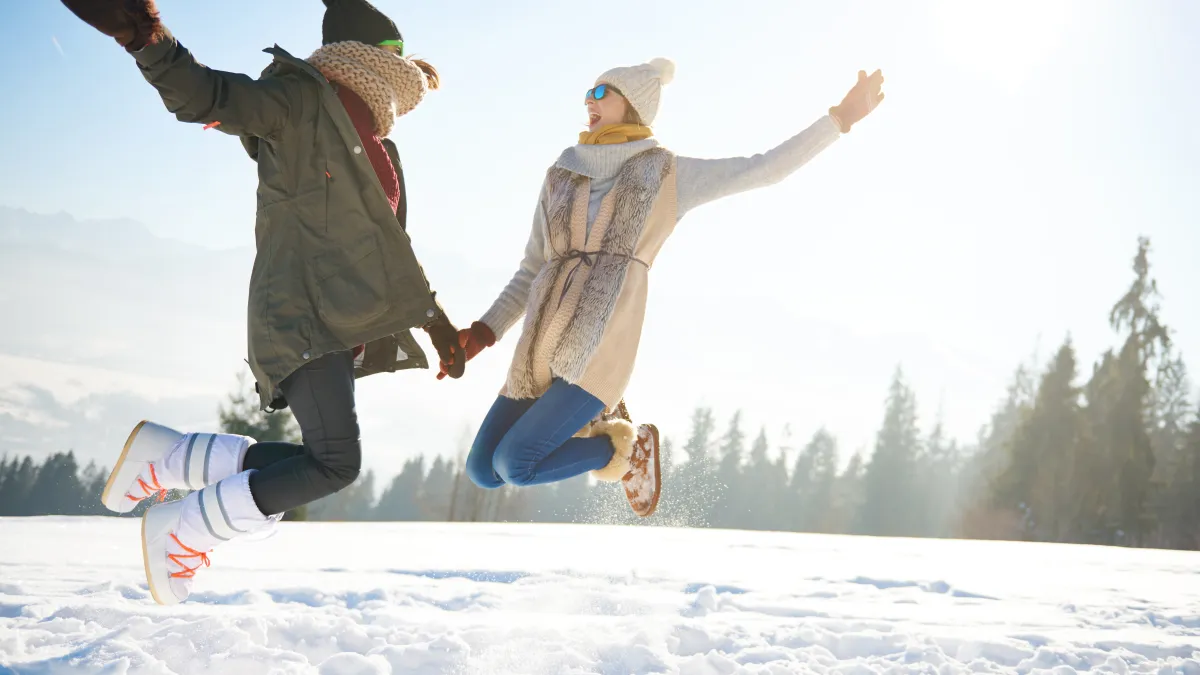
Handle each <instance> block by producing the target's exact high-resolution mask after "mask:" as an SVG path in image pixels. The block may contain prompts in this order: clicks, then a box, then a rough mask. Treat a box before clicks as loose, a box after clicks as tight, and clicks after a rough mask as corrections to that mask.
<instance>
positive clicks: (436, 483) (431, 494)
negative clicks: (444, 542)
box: [420, 455, 454, 522]
mask: <svg viewBox="0 0 1200 675" xmlns="http://www.w3.org/2000/svg"><path fill="white" fill-rule="evenodd" d="M453 490H454V467H453V466H451V464H450V462H449V461H448V460H447V459H446V458H444V457H441V456H440V455H439V456H438V457H437V458H436V459H434V460H433V464H432V465H431V466H430V468H429V475H428V476H426V477H425V482H424V483H423V484H422V485H421V500H420V506H421V520H427V521H439V522H440V521H445V520H449V519H450V494H451V492H453Z"/></svg>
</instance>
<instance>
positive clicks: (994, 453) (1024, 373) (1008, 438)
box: [954, 363, 1038, 539]
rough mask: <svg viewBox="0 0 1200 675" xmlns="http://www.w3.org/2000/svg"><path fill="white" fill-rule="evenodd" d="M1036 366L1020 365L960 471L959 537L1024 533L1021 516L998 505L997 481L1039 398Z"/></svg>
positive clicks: (982, 537)
mask: <svg viewBox="0 0 1200 675" xmlns="http://www.w3.org/2000/svg"><path fill="white" fill-rule="evenodd" d="M1034 371H1035V366H1034V365H1033V364H1032V363H1030V364H1024V363H1023V364H1021V365H1019V366H1017V369H1016V371H1015V372H1014V373H1013V377H1012V379H1011V380H1010V381H1009V385H1008V389H1007V391H1006V392H1005V398H1004V400H1003V401H1002V402H1001V403H1000V405H999V406H998V407H997V408H996V410H995V412H993V413H992V417H991V420H990V421H989V423H988V424H987V425H986V426H985V427H984V428H983V429H981V430H980V432H979V437H978V439H977V442H976V443H977V446H976V448H975V449H974V451H973V452H971V453H969V454H966V455H965V456H964V459H963V466H962V469H961V470H960V472H959V478H958V484H959V490H960V493H961V495H962V496H961V498H960V499H959V502H958V503H959V506H958V509H959V516H958V517H957V518H956V519H955V520H956V521H957V522H956V523H955V525H954V529H955V531H956V532H957V533H958V534H959V536H963V537H968V538H979V539H1012V538H1019V537H1021V536H1022V529H1021V528H1022V526H1021V523H1020V519H1019V518H1016V517H1015V516H1014V514H1015V512H1014V511H1012V510H1010V509H999V508H997V507H996V506H995V499H994V491H995V490H994V484H995V482H996V481H997V480H998V479H999V477H1000V474H1001V473H1002V472H1004V471H1005V469H1006V468H1007V467H1008V464H1009V452H1010V445H1011V443H1012V439H1013V436H1014V435H1015V434H1016V431H1017V428H1018V427H1019V426H1020V424H1021V421H1022V420H1023V419H1024V418H1025V416H1026V415H1028V414H1029V412H1030V411H1032V409H1033V406H1034V400H1035V398H1036V397H1037V393H1038V392H1037V381H1036V380H1035V379H1034V377H1033V375H1032V373H1033V372H1034Z"/></svg>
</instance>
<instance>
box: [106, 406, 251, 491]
mask: <svg viewBox="0 0 1200 675" xmlns="http://www.w3.org/2000/svg"><path fill="white" fill-rule="evenodd" d="M253 443H254V439H253V438H250V437H248V436H238V435H235V434H195V433H190V434H185V433H181V432H178V431H175V430H174V429H171V428H169V427H165V426H162V425H161V424H155V423H153V422H145V421H143V422H141V423H139V424H138V425H137V426H136V427H134V429H133V432H132V433H131V434H129V438H128V440H126V441H125V447H124V449H122V450H121V456H120V457H119V458H118V459H117V463H116V464H115V465H114V466H113V470H112V473H111V474H109V476H108V483H107V484H105V486H104V492H103V493H102V494H101V495H100V501H101V502H102V503H103V504H104V506H105V507H107V508H108V509H109V510H110V511H116V512H117V513H129V512H130V511H132V510H133V509H134V508H135V507H137V505H138V504H140V503H141V502H142V500H143V499H146V498H147V497H156V498H157V499H158V501H160V502H161V501H162V500H163V499H164V498H165V497H166V494H167V490H199V489H200V488H203V487H205V486H206V485H212V484H213V483H216V482H218V481H220V480H223V479H225V478H228V477H229V476H232V475H234V474H236V473H238V472H240V471H241V470H242V460H243V459H245V457H246V450H247V449H248V448H249V447H250V446H251V445H252V444H253Z"/></svg>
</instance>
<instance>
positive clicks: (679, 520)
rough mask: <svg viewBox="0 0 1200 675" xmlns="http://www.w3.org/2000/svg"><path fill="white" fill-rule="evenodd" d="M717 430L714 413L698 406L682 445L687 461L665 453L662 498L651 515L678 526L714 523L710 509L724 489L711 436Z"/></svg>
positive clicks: (699, 525) (705, 525)
mask: <svg viewBox="0 0 1200 675" xmlns="http://www.w3.org/2000/svg"><path fill="white" fill-rule="evenodd" d="M715 429H716V421H715V418H714V417H713V412H712V410H711V409H709V408H697V409H696V410H695V411H694V412H693V414H692V425H691V432H690V434H689V436H688V441H687V443H686V444H685V445H684V446H683V450H684V452H683V453H682V454H684V455H686V460H684V459H683V458H680V459H679V460H676V459H675V457H674V453H670V454H669V455H668V457H669V460H668V466H667V468H666V469H665V470H664V472H663V478H664V481H663V491H662V494H663V497H662V501H661V502H659V506H658V511H657V512H656V513H655V515H654V518H655V520H656V521H658V522H662V523H671V524H672V525H675V526H677V527H707V526H711V525H712V524H713V521H712V508H713V505H714V504H716V503H717V502H718V501H719V500H720V499H721V497H722V495H723V493H724V492H725V489H724V483H723V481H722V480H721V477H720V476H718V475H717V471H716V469H715V464H716V462H715V461H714V459H713V454H714V453H713V451H712V445H713V443H712V437H713V433H714V431H715Z"/></svg>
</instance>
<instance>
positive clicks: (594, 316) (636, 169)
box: [459, 59, 883, 516]
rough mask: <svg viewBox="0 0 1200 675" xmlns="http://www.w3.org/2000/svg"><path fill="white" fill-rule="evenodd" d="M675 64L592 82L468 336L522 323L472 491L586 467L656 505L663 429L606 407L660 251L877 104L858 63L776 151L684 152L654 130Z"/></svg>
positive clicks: (627, 362)
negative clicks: (510, 262)
mask: <svg viewBox="0 0 1200 675" xmlns="http://www.w3.org/2000/svg"><path fill="white" fill-rule="evenodd" d="M674 71H675V67H674V65H673V64H672V63H671V62H670V61H668V60H666V59H654V60H652V61H650V62H649V63H646V64H642V65H638V66H632V67H622V68H615V69H613V70H610V71H608V72H606V73H604V74H603V75H601V76H600V77H599V78H598V79H597V80H596V82H595V85H594V87H593V88H592V89H589V90H588V91H587V94H586V96H585V100H584V102H585V105H586V106H587V112H588V131H585V132H583V133H581V134H580V138H579V143H578V144H577V145H574V146H572V147H570V148H567V149H566V150H565V151H564V152H563V153H562V155H560V156H559V158H558V160H557V161H556V162H555V163H554V166H552V167H551V168H550V169H549V170H548V172H547V174H546V179H545V182H544V183H543V185H542V189H541V194H540V195H539V197H538V203H537V210H536V211H535V213H534V219H533V229H532V231H531V233H530V236H529V241H528V243H527V244H526V246H525V255H524V259H523V260H522V261H521V266H520V268H519V269H518V270H517V273H516V275H515V276H514V277H513V278H512V281H510V282H509V284H508V285H507V286H506V287H505V288H504V290H503V291H502V292H501V293H500V296H499V298H497V299H496V302H495V303H494V304H493V305H492V307H491V309H489V310H488V311H487V312H486V313H485V314H484V315H483V317H481V318H480V320H479V321H476V322H475V323H474V324H472V326H471V327H470V328H466V329H463V330H462V331H461V332H460V334H459V341H460V343H461V344H462V346H463V348H464V350H465V351H466V356H467V358H468V359H470V358H473V357H474V356H475V355H477V354H478V353H479V351H480V350H482V349H484V348H485V347H489V346H491V345H493V344H495V342H496V340H497V339H499V338H500V337H502V336H503V335H504V334H505V333H506V332H507V331H508V330H509V329H510V328H512V327H513V326H514V325H515V324H516V323H517V321H518V320H519V319H520V318H521V317H522V315H524V317H525V320H524V326H523V329H522V331H521V335H520V338H519V339H518V341H517V345H516V350H515V354H514V357H513V362H512V365H511V367H510V369H509V373H508V378H507V382H506V383H505V385H504V388H503V390H502V391H501V393H500V396H499V397H498V398H497V400H496V403H495V404H494V405H493V406H492V408H491V411H490V412H489V413H488V415H487V417H486V419H485V420H484V422H483V424H482V426H481V427H480V429H479V433H478V435H477V437H476V439H475V442H474V444H473V446H472V448H471V451H470V454H469V455H468V457H467V467H466V471H467V475H468V476H470V478H471V480H472V481H473V482H474V483H475V484H476V485H479V486H481V487H485V488H496V487H500V486H502V485H504V484H505V483H508V484H510V485H537V484H542V483H550V482H554V481H560V480H564V479H567V478H571V477H574V476H578V475H580V474H582V473H585V472H588V471H591V472H593V473H594V475H595V477H596V478H598V479H600V480H604V481H612V482H617V481H621V482H622V483H624V487H625V491H626V495H627V497H628V498H629V502H630V505H631V506H632V508H633V510H634V512H635V513H637V514H638V515H640V516H648V515H650V514H651V513H653V512H654V509H655V508H656V506H657V503H658V494H659V490H660V485H661V481H660V475H659V473H660V472H659V457H658V446H659V443H658V434H657V430H655V429H654V428H653V427H652V426H649V425H643V426H642V427H640V428H638V429H635V428H634V427H633V425H632V424H630V423H629V422H628V421H626V420H625V419H622V418H620V417H615V416H612V415H604V413H605V412H606V411H612V410H613V409H614V407H615V406H616V405H617V404H618V403H619V402H620V401H621V397H622V394H623V392H624V390H625V387H626V385H627V384H628V383H629V379H630V376H631V374H632V373H633V367H634V361H635V358H636V356H637V350H638V343H639V341H640V338H641V331H642V322H643V319H644V317H645V309H646V295H647V288H648V278H649V275H650V270H651V268H652V267H653V265H654V260H655V257H656V256H657V255H658V252H659V250H660V249H661V248H662V246H663V243H664V242H666V240H667V237H669V236H670V235H671V233H672V231H673V230H674V229H675V225H676V223H677V222H679V220H680V219H681V218H683V216H684V215H685V214H686V213H688V212H689V211H691V210H692V209H694V208H696V207H697V206H700V205H702V204H705V203H707V202H711V201H713V200H716V199H720V198H721V197H726V196H729V195H732V194H736V193H739V192H745V191H747V190H752V189H755V188H760V187H765V186H768V185H772V184H774V183H777V182H779V181H780V180H782V179H784V178H786V177H787V176H789V175H791V174H792V172H794V171H796V170H797V169H798V168H800V167H801V166H803V165H804V164H805V163H806V162H808V160H810V159H812V158H813V157H815V156H816V155H817V154H818V153H819V152H821V151H822V150H824V149H825V148H827V147H829V145H830V144H832V143H833V142H834V141H835V140H837V139H838V137H839V136H841V135H842V134H844V133H846V132H848V131H850V128H851V126H853V125H854V124H855V123H857V122H858V121H860V120H861V119H862V118H863V117H865V116H866V115H867V114H868V113H869V112H870V111H871V110H873V109H874V108H875V106H876V105H878V104H879V102H880V101H881V100H883V94H882V93H881V91H880V86H881V85H882V83H883V75H882V74H881V73H880V72H879V71H875V73H874V74H872V75H870V76H867V74H866V73H865V72H861V71H860V72H859V74H858V82H857V83H856V84H855V85H854V87H853V88H852V89H851V90H850V92H849V93H848V94H847V95H846V97H845V99H843V100H842V102H841V103H840V104H838V105H836V106H834V107H832V108H830V109H829V114H827V115H824V116H822V117H821V118H820V119H818V120H816V121H815V122H814V123H812V124H811V125H810V126H809V127H808V128H807V129H805V130H804V131H801V132H800V133H799V134H797V135H796V136H794V137H792V138H791V139H789V140H787V141H785V142H784V143H783V144H781V145H780V146H778V147H776V148H775V149H773V150H770V151H769V152H766V153H764V154H759V155H755V156H753V157H736V158H728V159H693V158H690V157H677V156H676V155H674V154H673V153H671V152H670V151H669V150H667V149H666V148H664V147H662V146H661V145H659V143H658V141H657V140H655V139H654V138H653V136H652V132H651V130H650V128H649V125H651V124H653V122H654V118H655V116H656V114H657V112H658V107H659V98H660V95H661V93H662V87H663V86H664V85H666V84H667V83H669V82H670V81H671V79H672V77H673V76H674Z"/></svg>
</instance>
